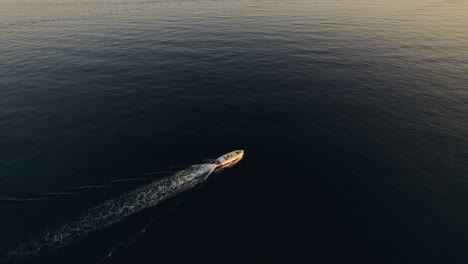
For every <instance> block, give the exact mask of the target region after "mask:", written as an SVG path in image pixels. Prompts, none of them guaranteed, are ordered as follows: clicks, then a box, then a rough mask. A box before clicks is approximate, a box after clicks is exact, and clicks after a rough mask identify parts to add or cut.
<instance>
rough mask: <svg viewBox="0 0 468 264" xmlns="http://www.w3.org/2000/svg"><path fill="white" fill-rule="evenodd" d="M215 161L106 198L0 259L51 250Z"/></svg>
mask: <svg viewBox="0 0 468 264" xmlns="http://www.w3.org/2000/svg"><path fill="white" fill-rule="evenodd" d="M215 167H216V165H214V164H201V165H193V166H191V167H189V168H188V169H186V170H182V171H179V172H177V173H176V174H174V175H173V176H170V177H167V178H164V179H161V180H156V181H154V182H151V183H149V184H147V185H144V186H142V187H140V188H138V189H136V190H133V191H130V192H127V193H125V194H123V195H122V196H119V197H116V198H113V199H110V200H108V201H106V202H104V203H102V204H100V205H98V206H96V207H94V208H91V209H89V210H87V211H86V212H85V213H84V214H83V215H82V216H80V217H79V218H78V219H77V220H75V221H72V222H69V223H67V224H65V225H63V226H61V227H58V228H51V229H48V230H46V232H43V233H41V234H40V235H38V236H36V237H33V238H32V239H30V240H28V241H26V242H24V243H22V244H20V245H19V247H18V248H17V249H16V250H14V251H12V252H10V253H8V254H7V255H6V259H2V258H0V261H4V260H9V261H19V260H21V259H23V258H30V257H37V256H40V255H42V254H45V253H47V252H50V251H53V250H55V249H58V248H60V247H63V246H65V245H68V244H70V243H72V242H74V241H77V240H79V239H81V238H83V237H85V236H86V235H87V234H89V233H91V232H93V231H96V230H99V229H102V228H105V227H108V226H110V225H112V224H114V223H117V222H120V221H122V220H123V219H125V218H126V217H128V216H129V215H131V214H133V213H136V212H138V211H141V210H143V209H145V208H148V207H152V206H155V205H157V204H158V203H160V202H162V201H164V200H166V199H168V198H171V197H173V196H175V195H177V194H179V193H181V192H183V191H186V190H188V189H190V188H192V187H194V186H195V185H197V184H199V183H201V182H203V181H205V179H206V177H207V176H208V175H209V174H211V172H213V170H214V169H215Z"/></svg>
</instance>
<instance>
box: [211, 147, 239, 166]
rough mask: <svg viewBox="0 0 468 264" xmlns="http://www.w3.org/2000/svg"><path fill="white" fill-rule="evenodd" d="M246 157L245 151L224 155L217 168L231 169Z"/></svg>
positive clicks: (217, 163) (219, 159)
mask: <svg viewBox="0 0 468 264" xmlns="http://www.w3.org/2000/svg"><path fill="white" fill-rule="evenodd" d="M243 157H244V151H243V150H234V151H231V152H229V153H227V154H224V155H222V156H221V157H219V158H218V159H217V160H216V163H215V164H216V168H230V167H232V166H234V165H235V164H236V163H238V162H239V161H240V160H241V159H242V158H243Z"/></svg>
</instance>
